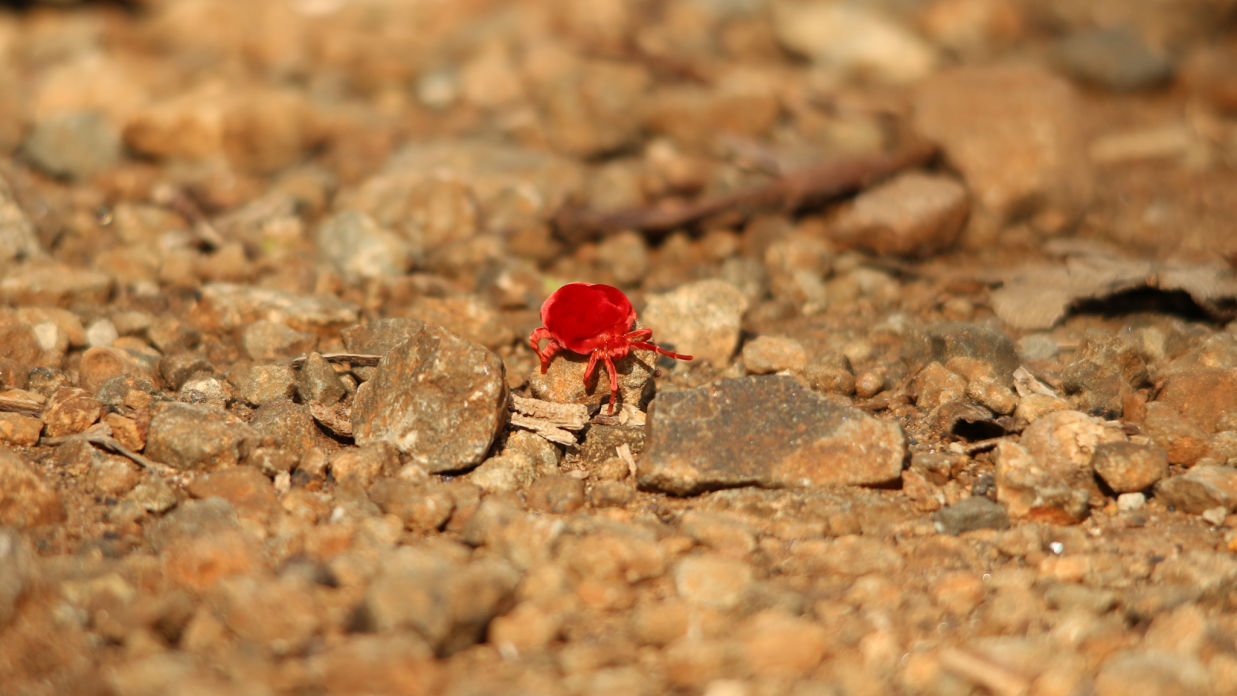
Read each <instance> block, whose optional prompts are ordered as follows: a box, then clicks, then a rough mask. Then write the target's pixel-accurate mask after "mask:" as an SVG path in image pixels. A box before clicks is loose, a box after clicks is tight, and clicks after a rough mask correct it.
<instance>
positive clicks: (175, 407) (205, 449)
mask: <svg viewBox="0 0 1237 696" xmlns="http://www.w3.org/2000/svg"><path fill="white" fill-rule="evenodd" d="M260 440H261V437H260V436H259V434H258V432H257V431H256V430H254V429H253V428H251V427H250V426H248V425H247V424H245V423H243V422H241V421H240V420H239V419H237V418H236V417H234V416H232V415H230V414H228V413H226V412H224V411H222V410H219V409H216V408H212V407H209V406H199V405H196V404H182V403H176V402H171V403H163V404H160V405H159V406H158V407H157V408H156V409H155V413H154V417H153V418H152V419H151V421H150V433H149V435H148V436H147V439H146V456H148V457H150V458H151V459H154V460H155V461H159V462H163V463H164V464H167V465H169V466H172V467H175V468H177V469H195V470H203V469H215V468H220V467H227V466H235V465H236V464H237V463H239V462H240V460H241V459H242V458H243V457H244V455H245V453H247V452H248V451H249V450H250V449H252V448H253V447H254V446H256V445H257V444H258V443H259V442H260Z"/></svg>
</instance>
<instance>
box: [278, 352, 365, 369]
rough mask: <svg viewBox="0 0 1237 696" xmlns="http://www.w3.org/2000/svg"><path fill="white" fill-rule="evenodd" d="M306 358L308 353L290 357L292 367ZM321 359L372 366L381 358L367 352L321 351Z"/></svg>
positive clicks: (300, 363) (302, 363) (302, 362)
mask: <svg viewBox="0 0 1237 696" xmlns="http://www.w3.org/2000/svg"><path fill="white" fill-rule="evenodd" d="M308 359H309V356H308V355H301V356H297V357H295V358H292V367H300V366H301V365H304V364H305V361H306V360H308ZM322 359H323V360H325V361H327V362H331V363H349V364H351V365H353V366H361V367H374V366H376V365H377V364H378V363H379V361H381V360H382V356H381V355H370V354H367V353H323V354H322Z"/></svg>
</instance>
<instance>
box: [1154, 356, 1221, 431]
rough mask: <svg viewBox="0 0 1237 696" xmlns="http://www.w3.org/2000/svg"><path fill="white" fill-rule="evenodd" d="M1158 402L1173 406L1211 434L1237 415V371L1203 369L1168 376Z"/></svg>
mask: <svg viewBox="0 0 1237 696" xmlns="http://www.w3.org/2000/svg"><path fill="white" fill-rule="evenodd" d="M1156 402H1157V403H1161V404H1164V405H1167V406H1171V407H1173V408H1175V409H1176V410H1177V412H1178V413H1180V414H1181V415H1183V416H1185V418H1186V420H1188V421H1190V422H1191V423H1195V424H1197V425H1198V426H1199V427H1200V428H1202V429H1203V430H1204V431H1206V432H1208V433H1214V432H1215V431H1216V429H1217V428H1216V426H1217V424H1218V423H1219V422H1220V421H1221V420H1222V419H1224V418H1225V417H1226V416H1227V417H1230V418H1231V417H1233V416H1231V415H1229V414H1237V368H1222V367H1215V368H1199V369H1193V370H1184V371H1181V372H1176V373H1173V374H1171V375H1169V376H1168V378H1167V379H1165V380H1164V386H1163V387H1162V388H1161V389H1160V395H1159V396H1158V397H1157V398H1156Z"/></svg>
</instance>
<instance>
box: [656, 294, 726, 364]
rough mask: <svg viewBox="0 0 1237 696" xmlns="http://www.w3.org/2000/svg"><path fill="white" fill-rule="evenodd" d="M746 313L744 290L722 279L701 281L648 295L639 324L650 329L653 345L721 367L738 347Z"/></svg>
mask: <svg viewBox="0 0 1237 696" xmlns="http://www.w3.org/2000/svg"><path fill="white" fill-rule="evenodd" d="M746 310H747V297H745V296H744V295H743V291H741V290H739V289H738V288H736V287H735V286H733V285H731V284H730V283H727V282H725V281H722V280H701V281H698V282H695V283H688V284H687V285H683V286H680V287H679V288H678V289H676V290H673V291H671V292H668V293H665V294H662V295H652V296H650V297H649V298H648V306H646V307H645V308H644V311H643V312H642V313H641V314H640V322H639V324H640V325H641V326H645V327H647V328H650V329H652V330H653V338H652V339H650V340H652V341H653V342H654V343H657V344H658V345H662V346H665V347H670V348H673V350H674V352H676V353H683V354H686V355H691V356H693V357H694V358H695V359H697V360H707V361H709V362H711V363H713V364H714V365H716V366H719V367H721V366H724V365H726V364H727V363H729V362H730V357H731V356H732V355H734V352H735V349H736V348H737V347H738V346H739V329H740V324H741V322H742V319H743V312H745V311H746Z"/></svg>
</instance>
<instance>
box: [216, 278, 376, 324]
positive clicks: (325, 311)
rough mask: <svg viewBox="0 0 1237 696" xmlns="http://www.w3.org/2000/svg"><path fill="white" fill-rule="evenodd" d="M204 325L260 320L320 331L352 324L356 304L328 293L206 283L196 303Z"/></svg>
mask: <svg viewBox="0 0 1237 696" xmlns="http://www.w3.org/2000/svg"><path fill="white" fill-rule="evenodd" d="M198 308H199V311H200V312H201V319H202V320H203V323H204V324H205V325H206V326H207V328H219V329H224V330H228V331H230V330H232V329H239V328H243V327H245V326H248V325H249V324H252V323H254V322H256V321H259V320H261V319H266V320H268V321H274V322H279V323H282V324H286V325H288V326H290V327H292V328H293V329H296V330H298V331H313V332H318V333H321V332H324V331H334V330H338V329H341V328H343V327H345V326H348V325H350V324H354V323H356V320H357V314H358V311H359V310H358V309H357V307H356V305H353V304H352V303H349V302H345V301H343V300H341V299H339V298H337V297H332V296H329V295H302V294H297V293H291V292H285V291H283V290H275V289H272V288H263V287H259V286H256V285H237V284H234V283H208V284H207V285H205V286H204V287H203V288H202V301H201V303H200V304H199V306H198Z"/></svg>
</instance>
